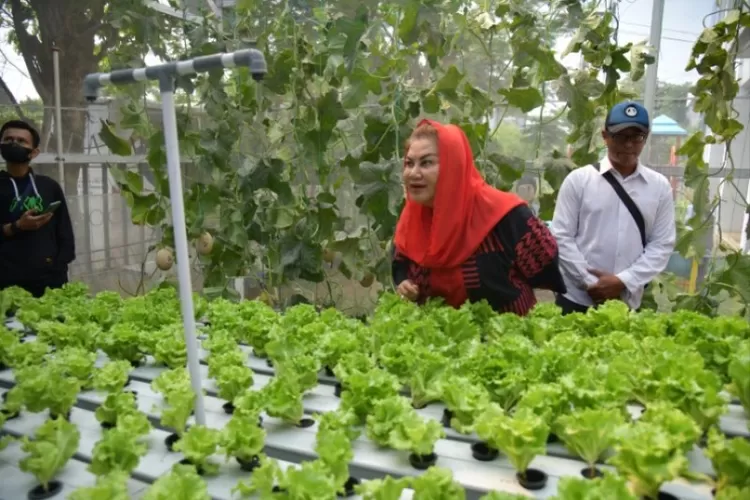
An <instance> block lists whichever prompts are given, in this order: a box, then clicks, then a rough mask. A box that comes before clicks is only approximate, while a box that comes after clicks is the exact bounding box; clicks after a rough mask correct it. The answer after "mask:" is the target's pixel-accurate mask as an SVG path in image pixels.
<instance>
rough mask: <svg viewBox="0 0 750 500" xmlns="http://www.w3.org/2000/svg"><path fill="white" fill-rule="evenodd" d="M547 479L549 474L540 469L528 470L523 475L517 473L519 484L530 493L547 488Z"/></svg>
mask: <svg viewBox="0 0 750 500" xmlns="http://www.w3.org/2000/svg"><path fill="white" fill-rule="evenodd" d="M547 479H548V477H547V473H546V472H544V471H541V470H539V469H526V472H524V473H523V474H521V473H520V472H516V480H517V481H518V484H520V485H521V486H523V487H524V488H526V489H527V490H530V491H536V490H541V489H543V488H544V487H545V486H547Z"/></svg>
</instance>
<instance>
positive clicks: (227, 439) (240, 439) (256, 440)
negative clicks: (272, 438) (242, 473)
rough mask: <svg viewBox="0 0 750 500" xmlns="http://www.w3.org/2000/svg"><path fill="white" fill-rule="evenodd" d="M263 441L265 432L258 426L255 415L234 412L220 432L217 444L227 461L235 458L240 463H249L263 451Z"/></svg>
mask: <svg viewBox="0 0 750 500" xmlns="http://www.w3.org/2000/svg"><path fill="white" fill-rule="evenodd" d="M265 440H266V431H264V430H263V428H262V427H260V426H259V425H258V418H257V415H252V416H251V415H245V414H242V413H241V412H235V414H234V415H233V416H232V418H231V419H230V420H229V422H228V423H227V425H226V426H225V427H224V428H223V429H222V430H221V434H220V437H219V444H220V446H221V448H222V449H223V450H224V452H225V453H226V458H227V459H228V458H229V457H235V458H237V459H239V460H240V461H241V462H250V461H251V460H253V459H254V458H255V457H257V456H258V455H260V453H261V452H262V451H263V446H264V445H265Z"/></svg>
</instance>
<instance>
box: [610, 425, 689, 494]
mask: <svg viewBox="0 0 750 500" xmlns="http://www.w3.org/2000/svg"><path fill="white" fill-rule="evenodd" d="M678 432H680V430H679V429H675V430H674V432H672V431H671V430H670V429H666V428H664V427H662V426H660V425H658V424H655V423H650V422H645V421H638V422H636V423H635V424H633V425H632V426H630V427H627V428H625V429H624V430H623V433H622V435H621V436H620V437H619V440H618V443H617V444H615V447H614V448H615V455H614V456H613V457H611V458H610V459H609V463H611V464H612V465H614V466H615V467H616V468H617V471H618V472H619V473H620V474H622V475H623V476H625V477H626V478H627V479H628V480H629V481H630V483H631V484H632V488H633V492H634V493H635V494H636V495H637V496H638V497H648V498H656V497H657V496H658V494H659V489H660V488H661V486H662V485H663V484H664V483H666V482H668V481H672V480H674V479H677V478H679V477H685V476H687V475H688V466H689V463H688V460H687V458H686V457H685V453H684V441H685V440H684V439H681V438H680V436H679V435H678V434H677V433H678Z"/></svg>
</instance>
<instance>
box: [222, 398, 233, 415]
mask: <svg viewBox="0 0 750 500" xmlns="http://www.w3.org/2000/svg"><path fill="white" fill-rule="evenodd" d="M221 407H222V408H224V413H226V414H227V415H231V414H233V413H234V403H232V402H231V401H227V402H226V403H224V404H223V405H221Z"/></svg>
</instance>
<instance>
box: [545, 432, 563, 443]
mask: <svg viewBox="0 0 750 500" xmlns="http://www.w3.org/2000/svg"><path fill="white" fill-rule="evenodd" d="M559 442H560V438H559V437H557V434H551V433H550V434H549V435H548V436H547V444H554V443H559Z"/></svg>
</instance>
